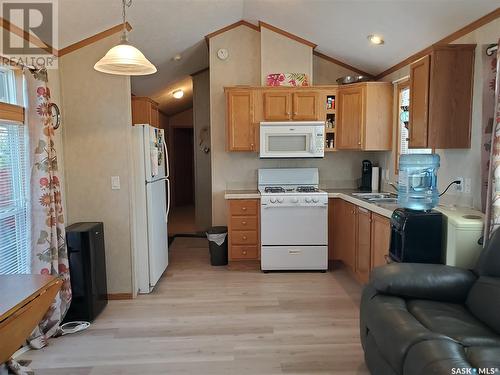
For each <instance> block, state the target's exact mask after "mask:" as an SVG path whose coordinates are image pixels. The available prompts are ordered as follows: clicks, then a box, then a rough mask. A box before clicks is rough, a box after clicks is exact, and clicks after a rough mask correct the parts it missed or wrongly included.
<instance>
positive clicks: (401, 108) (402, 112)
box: [396, 81, 432, 174]
mask: <svg viewBox="0 0 500 375" xmlns="http://www.w3.org/2000/svg"><path fill="white" fill-rule="evenodd" d="M397 88H398V115H399V116H398V122H397V123H398V147H397V154H396V174H397V173H398V169H399V155H403V154H432V149H430V148H409V145H408V139H409V138H408V137H409V131H408V124H409V121H410V116H409V115H410V112H409V110H410V84H409V82H408V81H404V82H400V83H398V85H397Z"/></svg>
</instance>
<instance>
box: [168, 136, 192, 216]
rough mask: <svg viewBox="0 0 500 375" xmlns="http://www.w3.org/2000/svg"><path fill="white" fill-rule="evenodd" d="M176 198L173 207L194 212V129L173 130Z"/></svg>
mask: <svg viewBox="0 0 500 375" xmlns="http://www.w3.org/2000/svg"><path fill="white" fill-rule="evenodd" d="M172 130H173V138H174V149H173V159H174V160H173V161H174V168H173V169H174V176H173V177H174V181H175V184H174V189H175V191H174V197H175V202H174V204H173V206H174V207H175V208H179V207H183V208H186V207H189V209H191V207H192V209H193V212H194V151H193V150H194V149H193V128H173V129H172Z"/></svg>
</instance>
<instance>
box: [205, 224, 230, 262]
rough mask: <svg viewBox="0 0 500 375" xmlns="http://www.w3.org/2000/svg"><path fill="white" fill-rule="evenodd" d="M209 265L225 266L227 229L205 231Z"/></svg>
mask: <svg viewBox="0 0 500 375" xmlns="http://www.w3.org/2000/svg"><path fill="white" fill-rule="evenodd" d="M207 238H208V248H209V250H210V264H211V265H212V266H225V265H226V264H227V227H212V228H210V229H209V230H208V231H207Z"/></svg>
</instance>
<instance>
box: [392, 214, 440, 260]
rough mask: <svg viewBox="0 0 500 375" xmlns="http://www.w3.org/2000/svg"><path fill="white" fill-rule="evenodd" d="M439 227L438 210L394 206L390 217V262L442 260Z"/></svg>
mask: <svg viewBox="0 0 500 375" xmlns="http://www.w3.org/2000/svg"><path fill="white" fill-rule="evenodd" d="M442 228H443V215H442V214H441V213H440V212H438V211H434V210H429V211H416V210H410V209H407V208H397V209H396V210H394V212H393V214H392V217H391V241H390V246H389V256H390V259H391V261H393V262H407V263H434V264H441V263H443V250H442Z"/></svg>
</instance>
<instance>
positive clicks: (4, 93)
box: [0, 67, 17, 104]
mask: <svg viewBox="0 0 500 375" xmlns="http://www.w3.org/2000/svg"><path fill="white" fill-rule="evenodd" d="M0 102H2V103H10V104H16V103H17V100H16V78H15V76H14V72H13V71H12V70H11V69H7V68H6V67H0Z"/></svg>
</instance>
